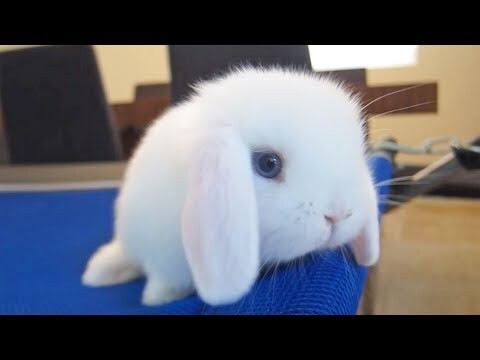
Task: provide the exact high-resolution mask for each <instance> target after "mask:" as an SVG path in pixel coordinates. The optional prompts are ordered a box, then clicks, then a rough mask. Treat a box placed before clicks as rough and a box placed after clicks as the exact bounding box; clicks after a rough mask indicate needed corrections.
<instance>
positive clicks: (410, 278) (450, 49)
mask: <svg viewBox="0 0 480 360" xmlns="http://www.w3.org/2000/svg"><path fill="white" fill-rule="evenodd" d="M209 47H210V48H209ZM253 47H257V50H259V51H263V50H265V51H266V52H268V51H270V50H269V49H268V46H262V45H253ZM259 47H265V48H264V49H263V50H262V49H260V48H259ZM305 49H306V51H307V55H308V56H309V58H310V62H311V64H309V65H311V66H312V68H313V70H314V71H316V72H319V73H329V74H332V73H333V74H334V76H336V77H338V78H339V79H341V80H343V81H345V82H347V83H348V84H349V85H350V86H351V87H352V89H354V90H355V91H357V92H359V93H360V94H362V98H363V100H364V102H365V103H368V102H370V101H372V100H375V99H379V100H378V101H375V103H372V105H371V106H369V107H368V108H367V109H366V115H367V118H368V119H370V120H369V122H368V127H369V141H370V142H371V143H372V144H376V143H377V142H378V141H379V140H381V139H384V138H386V137H393V138H394V139H395V140H396V141H397V142H398V143H400V144H405V145H411V146H416V145H419V144H421V143H423V142H424V141H426V140H428V139H433V138H440V137H455V138H456V139H458V140H459V141H461V142H462V143H463V142H465V143H466V142H468V141H471V140H472V139H474V138H476V137H478V135H479V133H480V106H479V100H480V98H479V96H478V89H479V88H480V67H479V65H480V46H422V45H421V46H417V45H401V46H399V45H375V46H371V45H354V46H343V45H337V46H331V45H329V46H324V45H308V46H306V47H305ZM213 53H215V49H214V48H212V46H203V47H202V46H201V45H200V46H196V47H195V46H192V47H190V48H189V47H188V46H187V47H185V46H184V47H181V46H179V47H172V46H170V47H169V46H167V45H91V46H39V45H0V106H1V107H0V190H1V189H2V184H4V186H6V185H8V186H14V185H15V184H19V185H22V184H38V183H44V184H48V183H61V182H78V181H99V180H107V181H117V180H119V179H121V175H122V172H123V169H124V167H125V162H126V161H128V159H129V157H130V155H131V153H132V151H133V150H134V149H135V146H136V144H137V142H138V140H139V139H140V138H141V135H142V133H143V131H144V130H145V128H146V127H147V126H148V125H149V124H150V123H151V122H152V121H153V120H154V119H155V118H156V117H158V116H159V115H160V114H161V113H162V112H163V111H165V109H167V108H168V106H170V105H171V104H172V103H174V102H175V101H178V100H180V99H181V96H183V94H184V93H185V91H186V90H185V89H186V87H188V82H189V79H192V78H194V77H195V76H194V75H195V74H191V73H189V71H190V72H191V67H189V59H191V57H192V56H193V57H195V54H196V55H198V56H199V57H200V58H202V59H206V60H205V64H206V63H207V60H208V59H209V55H208V54H213ZM229 54H230V56H235V51H233V52H231V53H229ZM227 55H228V54H227ZM209 64H211V63H209ZM205 66H206V65H205ZM208 66H211V65H208ZM212 66H213V65H212ZM172 79H173V80H175V79H181V81H178V82H172ZM393 93H394V94H393ZM388 94H392V95H388ZM387 95H388V96H387ZM67 125H68V126H67ZM443 156H444V155H443V154H438V155H435V154H405V153H399V154H398V155H397V156H396V158H395V162H396V174H395V177H400V176H408V175H413V174H415V173H417V172H418V171H420V170H422V169H423V168H425V167H426V166H428V165H431V164H433V163H435V162H436V161H439V160H440V159H442V158H443ZM479 198H480V174H479V171H478V170H475V171H469V172H466V171H465V172H462V171H460V172H456V173H455V174H454V175H453V176H451V177H449V179H448V181H444V182H442V184H440V185H439V186H436V187H435V188H432V189H431V190H429V191H428V192H427V193H426V194H424V195H422V196H420V197H416V198H415V199H413V200H412V201H409V202H408V203H405V204H402V205H401V206H398V208H396V209H394V210H392V211H390V212H389V213H388V214H386V215H385V216H384V218H383V222H382V255H381V261H380V263H379V264H378V265H377V266H376V267H375V268H374V269H373V271H371V272H370V277H369V282H368V285H367V288H366V290H365V293H364V298H363V301H362V305H361V308H360V310H359V313H361V314H445V313H446V314H457V313H462V314H465V313H466V314H471V313H474V314H476V313H480V226H479V224H480V201H479V200H478V199H479ZM403 200H404V199H403V198H402V197H401V196H400V195H399V196H397V197H396V198H393V200H392V198H391V199H389V201H392V202H400V203H402V202H403Z"/></svg>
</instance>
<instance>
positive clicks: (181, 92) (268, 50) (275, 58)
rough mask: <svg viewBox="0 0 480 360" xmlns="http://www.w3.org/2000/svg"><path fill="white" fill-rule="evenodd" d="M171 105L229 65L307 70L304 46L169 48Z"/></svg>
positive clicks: (191, 46)
mask: <svg viewBox="0 0 480 360" xmlns="http://www.w3.org/2000/svg"><path fill="white" fill-rule="evenodd" d="M169 55H170V69H171V81H172V83H171V86H172V87H171V92H172V102H173V103H176V102H179V101H181V100H182V99H184V98H185V97H186V96H188V94H189V93H190V91H191V88H190V86H191V85H192V84H194V83H195V82H197V81H198V80H201V79H202V80H203V79H208V78H210V77H211V76H213V75H217V74H222V73H223V72H225V71H227V70H228V69H229V68H230V67H231V66H235V65H239V64H250V65H253V66H258V65H263V66H272V65H281V66H295V67H297V68H307V69H309V70H310V69H311V66H312V65H311V62H310V53H309V51H308V45H170V46H169Z"/></svg>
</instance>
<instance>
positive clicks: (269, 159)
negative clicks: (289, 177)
mask: <svg viewBox="0 0 480 360" xmlns="http://www.w3.org/2000/svg"><path fill="white" fill-rule="evenodd" d="M253 166H254V168H255V171H256V172H257V173H258V175H260V176H262V177H264V178H267V179H272V178H275V177H277V176H278V175H279V174H280V173H281V172H282V160H281V159H280V157H279V156H278V155H277V154H275V153H273V152H254V153H253Z"/></svg>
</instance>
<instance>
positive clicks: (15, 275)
mask: <svg viewBox="0 0 480 360" xmlns="http://www.w3.org/2000/svg"><path fill="white" fill-rule="evenodd" d="M371 164H372V166H373V168H374V172H375V176H376V180H377V181H382V180H386V179H389V178H390V177H391V173H392V166H391V163H390V161H389V160H388V159H386V158H384V157H382V156H379V155H378V156H377V155H376V156H372V158H371ZM387 190H388V187H382V188H381V191H380V192H381V194H386V192H387ZM116 193H117V192H116V191H114V190H102V191H75V192H52V193H5V194H0V314H355V313H356V310H357V307H358V303H359V299H360V296H361V294H362V291H363V287H364V283H365V279H366V275H367V269H365V268H362V267H358V266H357V265H355V264H354V262H353V261H352V259H351V256H350V254H349V253H348V251H347V250H346V249H343V252H342V251H341V250H338V251H333V252H325V253H322V254H318V255H315V256H308V257H306V258H305V259H301V260H299V261H297V262H296V263H295V264H292V265H290V266H287V267H286V268H282V269H270V271H267V272H266V273H263V274H262V275H261V277H260V278H259V280H258V281H257V284H256V285H255V287H254V288H253V289H252V291H251V292H250V294H249V295H248V296H246V297H245V298H244V299H242V300H241V301H239V302H238V303H237V304H234V305H229V306H222V307H211V306H208V305H206V304H204V303H203V302H202V301H201V300H200V299H199V298H198V297H197V296H191V297H189V298H187V299H184V300H180V301H176V302H173V303H171V304H168V305H164V306H157V307H146V306H142V305H141V304H140V299H141V291H142V288H143V285H144V280H138V281H135V282H131V283H128V284H123V285H118V286H113V287H105V288H96V289H92V288H87V287H84V286H82V285H81V282H80V277H81V274H82V272H83V270H84V267H85V265H86V263H87V260H88V258H89V257H90V255H91V254H92V253H93V252H94V250H96V248H97V247H98V246H99V245H100V244H102V243H104V242H106V241H108V240H109V238H110V236H111V233H112V214H113V201H114V198H115V196H116ZM274 270H276V271H274Z"/></svg>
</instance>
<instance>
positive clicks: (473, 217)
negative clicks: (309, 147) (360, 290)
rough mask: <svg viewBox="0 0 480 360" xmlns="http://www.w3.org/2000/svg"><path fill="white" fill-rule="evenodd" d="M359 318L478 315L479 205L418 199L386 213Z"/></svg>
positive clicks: (479, 268) (479, 273) (479, 306)
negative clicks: (382, 315)
mask: <svg viewBox="0 0 480 360" xmlns="http://www.w3.org/2000/svg"><path fill="white" fill-rule="evenodd" d="M381 249H382V253H381V259H380V262H379V264H378V265H377V266H376V267H375V268H374V269H373V270H372V271H371V272H370V278H369V282H368V284H367V288H366V291H365V294H364V299H363V300H362V306H361V311H360V312H359V313H361V314H364V313H366V314H480V201H479V200H465V199H447V198H419V199H416V200H414V201H412V202H411V203H409V204H405V205H403V206H402V207H401V208H400V209H397V210H394V211H392V212H391V213H389V214H388V215H385V216H384V218H383V223H382V245H381Z"/></svg>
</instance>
